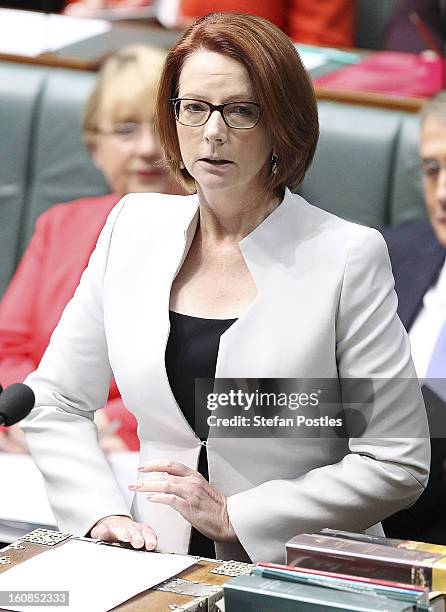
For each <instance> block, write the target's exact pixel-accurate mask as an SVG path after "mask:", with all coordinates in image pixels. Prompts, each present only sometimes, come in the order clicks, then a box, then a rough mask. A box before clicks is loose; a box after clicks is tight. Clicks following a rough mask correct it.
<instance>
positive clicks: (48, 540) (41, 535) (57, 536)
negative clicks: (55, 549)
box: [17, 528, 72, 546]
mask: <svg viewBox="0 0 446 612" xmlns="http://www.w3.org/2000/svg"><path fill="white" fill-rule="evenodd" d="M71 537H72V535H71V533H61V532H60V531H51V530H50V529H40V528H39V529H34V531H31V532H30V533H27V534H26V535H24V536H23V537H21V538H19V539H18V540H17V541H18V542H31V543H32V544H45V546H55V545H56V544H60V543H61V542H63V541H64V540H68V538H71Z"/></svg>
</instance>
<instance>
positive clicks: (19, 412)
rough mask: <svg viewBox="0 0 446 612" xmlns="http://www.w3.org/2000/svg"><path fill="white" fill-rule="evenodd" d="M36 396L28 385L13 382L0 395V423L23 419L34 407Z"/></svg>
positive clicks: (16, 421)
mask: <svg viewBox="0 0 446 612" xmlns="http://www.w3.org/2000/svg"><path fill="white" fill-rule="evenodd" d="M35 401H36V398H35V397H34V393H33V391H32V389H30V387H28V386H27V385H23V384H22V383H15V384H13V385H10V386H9V387H7V388H6V389H5V390H4V391H3V392H2V394H1V395H0V425H6V427H9V426H10V425H14V424H15V423H18V422H19V421H21V420H22V419H24V418H25V417H26V416H28V414H29V413H30V412H31V410H32V409H33V408H34V403H35Z"/></svg>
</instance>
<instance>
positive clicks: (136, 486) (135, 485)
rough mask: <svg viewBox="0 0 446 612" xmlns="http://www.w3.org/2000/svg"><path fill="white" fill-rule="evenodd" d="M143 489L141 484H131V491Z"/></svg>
mask: <svg viewBox="0 0 446 612" xmlns="http://www.w3.org/2000/svg"><path fill="white" fill-rule="evenodd" d="M141 487H142V483H140V482H132V483H131V484H129V489H140V488H141Z"/></svg>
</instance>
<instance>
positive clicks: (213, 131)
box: [204, 110, 229, 142]
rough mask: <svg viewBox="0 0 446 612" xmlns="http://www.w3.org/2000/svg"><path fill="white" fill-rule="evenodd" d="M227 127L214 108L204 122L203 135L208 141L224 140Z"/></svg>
mask: <svg viewBox="0 0 446 612" xmlns="http://www.w3.org/2000/svg"><path fill="white" fill-rule="evenodd" d="M228 129H229V128H228V126H227V125H226V123H225V122H224V120H223V117H222V115H221V113H220V112H219V111H217V110H215V111H214V112H213V113H211V114H210V117H209V119H208V120H207V121H206V123H205V124H204V137H205V139H206V140H208V141H209V142H212V141H215V142H217V141H218V142H225V141H226V138H227V132H228Z"/></svg>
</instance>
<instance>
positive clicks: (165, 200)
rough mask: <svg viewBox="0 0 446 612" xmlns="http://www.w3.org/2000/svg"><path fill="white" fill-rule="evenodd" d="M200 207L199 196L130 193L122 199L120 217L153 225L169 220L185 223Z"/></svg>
mask: <svg viewBox="0 0 446 612" xmlns="http://www.w3.org/2000/svg"><path fill="white" fill-rule="evenodd" d="M197 207H198V198H197V196H196V195H195V194H194V195H190V196H184V195H171V194H166V193H129V194H128V195H126V196H124V198H123V199H122V200H121V212H120V215H119V216H120V217H122V216H123V217H124V218H126V219H127V220H128V221H131V222H137V223H144V222H145V221H147V222H149V223H150V224H151V225H152V226H154V225H157V224H158V223H163V222H168V223H169V224H172V225H184V223H186V222H187V221H188V220H190V217H191V215H193V214H195V211H196V210H197Z"/></svg>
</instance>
